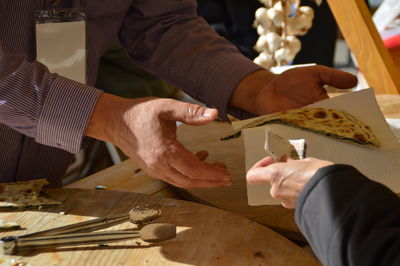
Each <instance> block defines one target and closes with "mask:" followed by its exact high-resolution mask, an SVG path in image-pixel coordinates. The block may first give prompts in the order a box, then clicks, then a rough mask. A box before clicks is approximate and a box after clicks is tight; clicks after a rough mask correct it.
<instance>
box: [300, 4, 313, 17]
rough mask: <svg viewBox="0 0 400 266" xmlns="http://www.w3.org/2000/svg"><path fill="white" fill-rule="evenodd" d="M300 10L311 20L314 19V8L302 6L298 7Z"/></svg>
mask: <svg viewBox="0 0 400 266" xmlns="http://www.w3.org/2000/svg"><path fill="white" fill-rule="evenodd" d="M298 12H299V13H300V14H303V15H305V16H306V17H308V18H309V19H310V20H313V19H314V9H312V8H311V7H309V6H301V7H299V8H298Z"/></svg>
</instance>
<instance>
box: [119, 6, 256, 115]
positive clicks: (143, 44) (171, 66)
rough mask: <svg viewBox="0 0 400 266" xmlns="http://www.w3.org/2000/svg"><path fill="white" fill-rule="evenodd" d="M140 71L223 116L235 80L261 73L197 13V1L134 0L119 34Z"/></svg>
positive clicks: (238, 80) (234, 85) (235, 85)
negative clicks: (151, 75)
mask: <svg viewBox="0 0 400 266" xmlns="http://www.w3.org/2000/svg"><path fill="white" fill-rule="evenodd" d="M120 39H121V42H122V44H123V45H124V46H125V47H126V48H127V51H128V53H129V55H130V56H131V57H132V58H133V59H134V61H135V62H136V63H137V64H138V65H140V66H141V67H143V68H145V69H147V70H148V71H150V72H152V73H154V74H156V75H158V76H160V77H162V78H163V79H165V80H167V81H168V82H169V83H171V84H174V85H175V86H177V87H179V88H181V89H183V90H185V91H186V92H187V93H188V94H190V95H191V96H192V97H194V98H196V99H197V100H200V101H202V102H204V103H206V104H207V105H208V106H214V107H217V108H218V109H219V111H220V114H221V115H222V116H224V115H225V113H226V111H227V107H228V101H229V98H230V97H231V95H232V93H233V91H234V90H235V88H236V87H237V86H238V84H239V82H240V81H241V80H243V79H244V78H245V77H247V76H248V75H249V74H251V73H253V72H255V71H257V70H259V69H261V67H260V66H258V65H256V64H254V63H253V62H252V61H251V60H249V59H248V58H246V57H244V56H243V55H242V54H241V53H240V52H239V51H238V50H237V49H236V47H235V46H234V45H232V44H231V43H229V42H228V41H227V40H226V39H224V38H223V37H221V36H219V35H218V34H217V33H216V32H215V31H213V30H212V29H211V28H210V27H209V25H208V24H207V23H206V21H204V20H203V19H202V18H201V17H199V16H197V14H196V1H194V0H185V1H172V0H165V1H157V0H146V1H135V3H134V7H133V8H132V10H131V12H130V14H128V16H127V18H126V20H125V23H124V25H123V27H122V30H121V33H120Z"/></svg>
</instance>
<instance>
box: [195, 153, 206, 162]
mask: <svg viewBox="0 0 400 266" xmlns="http://www.w3.org/2000/svg"><path fill="white" fill-rule="evenodd" d="M196 156H197V158H199V160H200V161H204V160H205V159H206V158H207V157H208V151H198V152H196Z"/></svg>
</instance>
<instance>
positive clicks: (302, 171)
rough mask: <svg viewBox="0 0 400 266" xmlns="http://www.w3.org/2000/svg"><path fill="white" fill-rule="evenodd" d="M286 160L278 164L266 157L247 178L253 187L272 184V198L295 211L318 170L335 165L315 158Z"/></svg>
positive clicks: (248, 173) (252, 169)
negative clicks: (304, 190) (298, 200)
mask: <svg viewBox="0 0 400 266" xmlns="http://www.w3.org/2000/svg"><path fill="white" fill-rule="evenodd" d="M285 160H286V162H280V163H277V162H275V160H274V159H273V158H272V157H265V158H264V159H262V160H260V161H258V162H257V163H256V164H255V165H254V166H253V167H252V168H251V169H250V170H249V171H248V172H247V176H246V178H247V182H248V183H249V184H253V185H255V184H263V183H270V184H271V190H270V193H271V196H272V197H273V198H275V199H278V200H281V202H282V205H283V207H285V208H290V209H293V208H295V207H296V202H297V197H298V196H299V194H300V192H301V191H302V190H303V188H304V186H305V184H306V183H307V182H308V181H309V180H310V179H311V178H312V177H313V175H314V174H315V173H316V172H317V171H318V169H320V168H322V167H324V166H328V165H331V164H333V163H332V162H329V161H323V160H318V159H315V158H306V159H303V160H292V159H284V161H285Z"/></svg>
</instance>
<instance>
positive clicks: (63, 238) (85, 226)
mask: <svg viewBox="0 0 400 266" xmlns="http://www.w3.org/2000/svg"><path fill="white" fill-rule="evenodd" d="M160 215H161V210H160V208H159V205H144V206H138V207H135V208H133V209H132V210H131V211H130V212H129V213H127V214H117V215H112V216H107V217H102V218H97V219H94V220H90V221H86V222H81V223H76V224H71V225H67V226H62V227H57V228H53V229H49V230H44V231H40V232H36V233H32V234H26V235H22V236H6V237H2V238H1V239H0V240H1V242H0V243H1V247H2V249H3V253H4V254H14V253H16V252H18V251H21V250H27V249H40V248H51V247H60V246H76V245H87V244H101V243H110V242H117V241H122V240H127V239H131V238H136V237H140V238H141V239H143V240H144V241H147V242H158V241H165V240H169V239H172V238H174V237H175V236H176V226H175V225H172V224H164V223H154V224H147V225H144V226H143V227H142V228H141V229H140V230H138V229H133V230H124V231H103V232H92V231H95V230H99V229H104V228H107V227H110V226H113V225H116V224H120V223H123V222H126V221H129V220H130V221H131V222H132V223H135V224H144V223H147V222H150V221H152V220H154V219H156V218H158V217H160ZM90 232H92V233H90Z"/></svg>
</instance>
